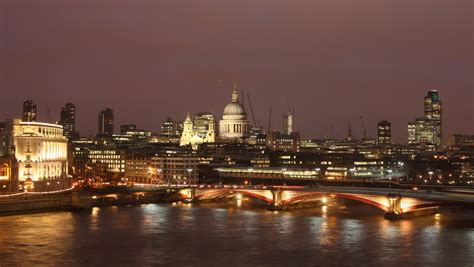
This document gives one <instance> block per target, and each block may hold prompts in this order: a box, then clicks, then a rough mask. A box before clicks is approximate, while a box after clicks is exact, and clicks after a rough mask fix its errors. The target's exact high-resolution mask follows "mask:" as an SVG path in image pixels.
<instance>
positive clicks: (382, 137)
mask: <svg viewBox="0 0 474 267" xmlns="http://www.w3.org/2000/svg"><path fill="white" fill-rule="evenodd" d="M391 143H392V124H391V123H390V122H388V121H381V122H379V123H378V124H377V144H378V145H382V146H385V145H390V144H391Z"/></svg>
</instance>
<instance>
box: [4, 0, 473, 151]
mask: <svg viewBox="0 0 474 267" xmlns="http://www.w3.org/2000/svg"><path fill="white" fill-rule="evenodd" d="M473 38H474V1H472V0H417V1H413V0H393V1H389V0H357V1H355V0H312V1H310V0H292V1H290V0H284V1H278V0H268V1H266V0H247V1H233V0H216V1H209V0H199V1H198V0H194V1H191V0H189V1H181V0H169V1H158V0H150V1H139V0H138V1H135V0H133V1H132V0H128V1H112V0H109V1H106V0H102V1H92V0H90V1H85V0H84V1H81V0H63V1H61V0H55V1H53V0H51V1H46V0H34V1H33V0H31V1H29V0H28V1H27V0H3V1H0V88H1V92H2V94H1V97H0V120H3V119H5V118H8V117H12V116H15V117H18V116H20V112H21V105H22V102H23V100H25V99H27V98H31V99H33V100H34V101H35V102H37V104H38V106H39V112H40V114H39V119H41V120H46V119H47V115H46V114H47V112H46V107H47V106H49V109H50V111H51V117H52V120H57V119H58V118H59V109H60V107H61V106H62V105H64V104H65V103H66V102H68V101H70V102H73V103H75V104H76V107H77V112H78V114H77V118H78V128H79V130H80V131H81V133H82V134H90V133H95V132H96V131H97V113H98V111H99V110H100V109H102V108H104V107H111V108H113V109H115V114H116V125H117V126H118V125H120V124H122V123H136V124H137V125H138V126H139V127H141V128H148V129H150V130H153V131H158V129H159V126H160V124H161V122H162V121H163V120H164V119H165V117H167V116H172V117H173V118H175V119H183V118H184V117H185V114H186V111H190V112H192V113H194V112H199V111H211V112H215V113H216V115H217V116H219V117H220V116H221V113H222V110H223V108H224V106H225V105H226V104H227V103H228V102H229V101H230V93H231V86H232V81H233V80H236V81H238V83H239V85H240V87H241V89H243V90H245V91H247V92H250V94H251V95H252V98H253V99H252V101H253V104H254V109H255V111H256V113H257V117H258V118H259V120H260V122H261V123H262V124H263V125H265V126H266V125H267V118H268V109H269V107H270V106H272V107H273V127H274V128H277V129H280V128H281V121H282V118H281V114H282V113H283V112H284V111H286V110H287V103H288V102H290V103H294V105H295V107H296V127H297V130H299V131H301V132H302V133H303V136H304V137H315V138H322V137H323V136H324V135H325V133H326V132H328V131H329V129H330V125H332V127H333V129H334V133H335V135H336V137H340V138H342V137H345V135H346V132H347V123H348V122H351V123H352V128H353V132H354V134H355V135H357V136H360V135H361V132H362V130H361V129H360V128H361V127H360V120H359V114H360V113H363V114H364V116H365V120H366V125H367V127H368V130H369V134H370V135H371V136H374V135H375V125H376V123H377V122H378V121H379V120H383V119H386V120H389V121H391V122H392V125H393V127H394V136H395V139H396V141H399V142H406V124H407V122H408V121H411V120H413V119H414V118H415V117H419V116H422V112H423V97H424V96H425V94H426V91H427V90H429V89H433V88H435V89H438V90H439V91H440V98H441V100H442V101H443V102H444V125H445V127H444V132H445V135H449V134H452V133H465V134H467V133H471V134H474V108H473V103H474V40H473Z"/></svg>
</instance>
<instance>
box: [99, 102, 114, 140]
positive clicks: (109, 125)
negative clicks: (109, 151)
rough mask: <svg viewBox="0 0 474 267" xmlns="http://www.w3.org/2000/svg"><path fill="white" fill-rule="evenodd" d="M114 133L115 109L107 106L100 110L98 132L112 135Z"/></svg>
mask: <svg viewBox="0 0 474 267" xmlns="http://www.w3.org/2000/svg"><path fill="white" fill-rule="evenodd" d="M113 133H114V110H113V109H111V108H106V109H104V110H102V111H101V112H99V132H98V134H105V135H112V134H113Z"/></svg>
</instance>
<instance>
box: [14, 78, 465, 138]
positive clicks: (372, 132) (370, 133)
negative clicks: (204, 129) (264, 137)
mask: <svg viewBox="0 0 474 267" xmlns="http://www.w3.org/2000/svg"><path fill="white" fill-rule="evenodd" d="M234 86H236V84H235V83H234ZM433 91H434V92H436V93H438V91H437V90H430V91H428V96H429V95H430V94H432V93H433ZM437 97H438V96H437ZM425 100H426V97H425ZM440 100H442V96H441V97H440ZM244 102H245V100H244ZM31 104H33V105H34V109H35V115H34V116H35V118H36V116H38V114H37V111H36V110H37V109H38V106H40V105H38V104H37V103H36V102H35V101H34V100H31V99H28V100H26V101H24V103H23V109H25V105H31ZM68 105H72V107H73V108H74V109H75V106H74V104H73V103H66V104H65V106H66V107H67V106H68ZM247 105H248V104H247ZM64 109H65V107H62V108H61V111H60V112H59V118H60V119H59V120H53V119H51V118H52V116H51V112H50V110H49V107H47V113H48V114H46V115H45V116H47V117H48V119H46V120H44V121H45V122H49V123H58V124H60V125H61V124H62V123H61V120H62V119H61V116H64V114H63V112H64ZM246 109H250V108H249V107H248V106H246ZM107 110H109V111H110V112H112V126H111V127H112V128H111V129H109V130H108V131H112V132H113V133H118V132H117V131H115V130H114V129H113V124H114V123H113V121H117V118H116V117H115V116H114V115H113V113H115V110H113V109H111V108H109V107H106V108H103V109H101V110H100V111H99V112H98V114H99V129H96V131H95V132H92V133H86V134H83V133H81V132H80V129H79V130H78V133H79V134H81V136H94V135H95V134H101V133H102V131H103V130H101V123H100V122H101V116H102V113H103V112H105V111H107ZM24 112H25V111H23V114H25V113H24ZM74 112H75V111H74ZM248 112H250V110H248V111H247V113H248ZM186 113H187V116H189V114H200V113H201V111H195V112H194V111H193V112H186ZM209 114H213V115H214V116H217V117H222V116H220V115H216V113H215V112H211V113H209ZM217 114H219V113H217ZM276 115H278V114H276ZM286 115H287V113H284V114H282V116H283V117H285V116H286ZM362 115H363V114H359V117H358V119H359V121H358V123H362V124H363V125H359V126H358V127H357V124H356V127H354V126H353V125H352V122H348V123H349V125H346V132H345V135H344V133H343V134H342V136H334V138H335V139H345V138H347V137H348V134H349V133H350V135H351V138H355V139H361V138H364V136H365V135H366V134H367V138H370V139H374V140H375V139H377V133H378V127H379V126H378V124H379V123H380V122H381V121H378V122H377V123H376V125H375V127H373V126H374V125H366V124H365V122H364V121H365V117H361V116H362ZM24 116H25V115H24ZM73 116H74V117H75V115H73ZM248 116H251V114H249V115H248ZM273 116H275V114H273ZM38 117H39V118H40V120H38V121H41V118H42V117H41V116H38ZM421 117H422V116H414V118H416V119H417V120H418V119H419V118H421ZM443 117H444V114H443ZM11 118H19V117H18V116H13V117H11ZM168 118H170V117H166V119H168ZM166 119H165V120H164V121H163V122H162V123H164V122H166ZM173 119H175V121H182V122H183V121H185V120H183V119H181V118H173ZM361 120H364V121H361ZM383 121H385V120H383ZM383 121H382V122H383ZM443 121H444V120H443ZM249 122H250V121H249ZM259 123H260V127H261V128H262V130H263V131H264V132H265V131H266V130H267V129H266V127H267V126H266V125H267V122H264V123H262V122H259ZM284 123H285V122H284V121H283V123H281V122H280V121H279V117H278V116H277V117H276V118H275V117H273V118H272V124H271V125H272V130H275V131H279V132H285V129H284V127H285V125H284ZM356 123H357V122H356ZM390 123H391V122H390ZM411 123H412V122H407V125H405V130H407V128H406V126H408V131H407V133H408V132H410V126H409V125H410V124H411ZM128 124H133V125H136V124H135V123H134V122H133V121H131V122H128V123H121V124H119V125H128ZM275 124H276V127H274V126H275ZM278 124H281V125H278ZM74 125H76V123H75V122H74ZM250 125H252V122H250ZM161 126H162V125H160V127H158V129H157V130H156V131H155V130H151V131H152V132H153V133H155V134H160V133H161V131H162V129H161ZM331 126H333V125H331ZM68 127H69V126H68ZM363 127H365V128H364V129H363ZM359 128H360V129H359ZM372 128H374V129H372ZM391 128H392V129H391V131H393V127H391ZM147 130H150V129H148V128H147ZM330 130H331V129H327V131H328V132H326V133H325V136H322V137H321V136H305V138H306V139H324V138H332V136H331V133H329V131H330ZM74 131H75V130H74ZM332 131H334V129H332ZM359 131H360V133H359ZM303 134H304V133H303ZM455 134H460V133H447V135H446V134H445V135H443V136H442V140H443V142H445V141H446V140H447V139H448V137H449V136H451V135H455ZM467 134H470V133H467ZM408 135H409V134H408ZM407 138H408V139H406V140H402V141H401V142H399V141H397V140H394V141H395V143H410V139H409V138H410V137H409V136H407Z"/></svg>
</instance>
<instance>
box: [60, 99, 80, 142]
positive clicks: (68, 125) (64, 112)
mask: <svg viewBox="0 0 474 267" xmlns="http://www.w3.org/2000/svg"><path fill="white" fill-rule="evenodd" d="M59 125H62V126H63V132H64V136H66V137H67V138H68V139H72V138H75V137H77V134H76V106H74V104H72V103H67V104H66V105H65V106H64V107H63V108H61V114H60V120H59Z"/></svg>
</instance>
